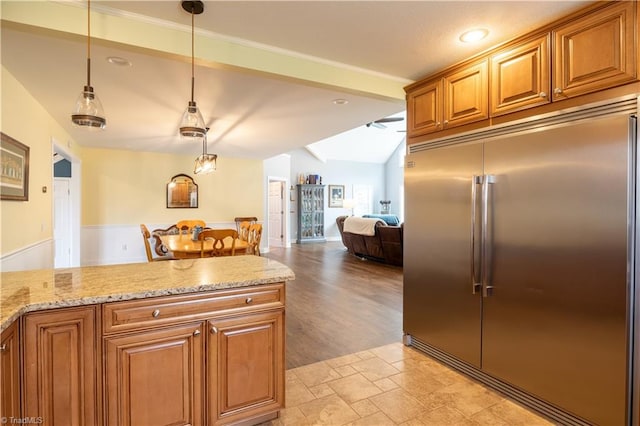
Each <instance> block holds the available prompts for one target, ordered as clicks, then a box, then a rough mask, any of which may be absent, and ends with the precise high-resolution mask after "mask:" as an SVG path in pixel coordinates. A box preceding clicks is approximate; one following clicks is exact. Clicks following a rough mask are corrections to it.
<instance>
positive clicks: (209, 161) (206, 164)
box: [193, 154, 218, 175]
mask: <svg viewBox="0 0 640 426" xmlns="http://www.w3.org/2000/svg"><path fill="white" fill-rule="evenodd" d="M217 159H218V156H217V155H216V154H202V155H201V156H199V157H198V158H196V164H195V168H194V170H193V173H195V174H197V175H199V174H206V173H211V172H213V171H215V170H216V161H217Z"/></svg>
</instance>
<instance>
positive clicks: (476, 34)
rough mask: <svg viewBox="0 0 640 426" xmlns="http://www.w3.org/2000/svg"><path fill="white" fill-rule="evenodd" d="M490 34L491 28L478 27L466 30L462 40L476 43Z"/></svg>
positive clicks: (461, 37)
mask: <svg viewBox="0 0 640 426" xmlns="http://www.w3.org/2000/svg"><path fill="white" fill-rule="evenodd" d="M488 35H489V30H487V29H485V28H476V29H473V30H469V31H465V32H464V33H462V35H461V36H460V41H461V42H463V43H474V42H476V41H480V40H482V39H483V38H485V37H486V36H488Z"/></svg>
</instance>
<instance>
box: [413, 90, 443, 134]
mask: <svg viewBox="0 0 640 426" xmlns="http://www.w3.org/2000/svg"><path fill="white" fill-rule="evenodd" d="M407 111H408V114H407V126H408V136H409V137H412V136H419V135H424V134H427V133H431V132H435V131H438V130H441V129H442V80H441V79H437V80H435V81H432V82H428V83H426V84H425V85H424V87H421V88H420V89H417V90H415V91H412V92H410V93H408V94H407Z"/></svg>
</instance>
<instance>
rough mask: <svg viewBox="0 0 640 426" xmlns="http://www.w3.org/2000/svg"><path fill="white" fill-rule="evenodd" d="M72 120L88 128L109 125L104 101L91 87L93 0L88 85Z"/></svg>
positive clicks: (82, 93) (88, 18) (88, 5)
mask: <svg viewBox="0 0 640 426" xmlns="http://www.w3.org/2000/svg"><path fill="white" fill-rule="evenodd" d="M71 121H72V122H73V124H75V125H76V126H80V127H84V128H87V129H104V128H105V126H106V125H107V120H106V118H105V117H104V110H103V109H102V103H101V102H100V99H98V96H97V95H96V94H95V93H94V92H93V87H91V0H87V85H86V86H84V89H83V90H82V92H81V93H80V95H79V96H78V99H77V100H76V106H75V108H74V110H73V114H71Z"/></svg>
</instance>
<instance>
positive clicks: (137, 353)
mask: <svg viewBox="0 0 640 426" xmlns="http://www.w3.org/2000/svg"><path fill="white" fill-rule="evenodd" d="M203 325H204V323H203V322H198V323H190V324H183V325H175V326H166V327H164V328H162V329H157V330H153V331H144V332H140V333H135V334H126V335H117V336H111V337H106V338H104V354H105V355H104V356H105V396H104V400H105V413H106V423H105V424H106V425H119V426H138V425H154V426H163V425H173V426H177V425H190V426H198V425H202V424H203V423H202V421H203V418H204V415H203V405H204V404H203V398H204V375H203V369H204V340H205V339H204V338H203V336H202V332H203Z"/></svg>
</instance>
